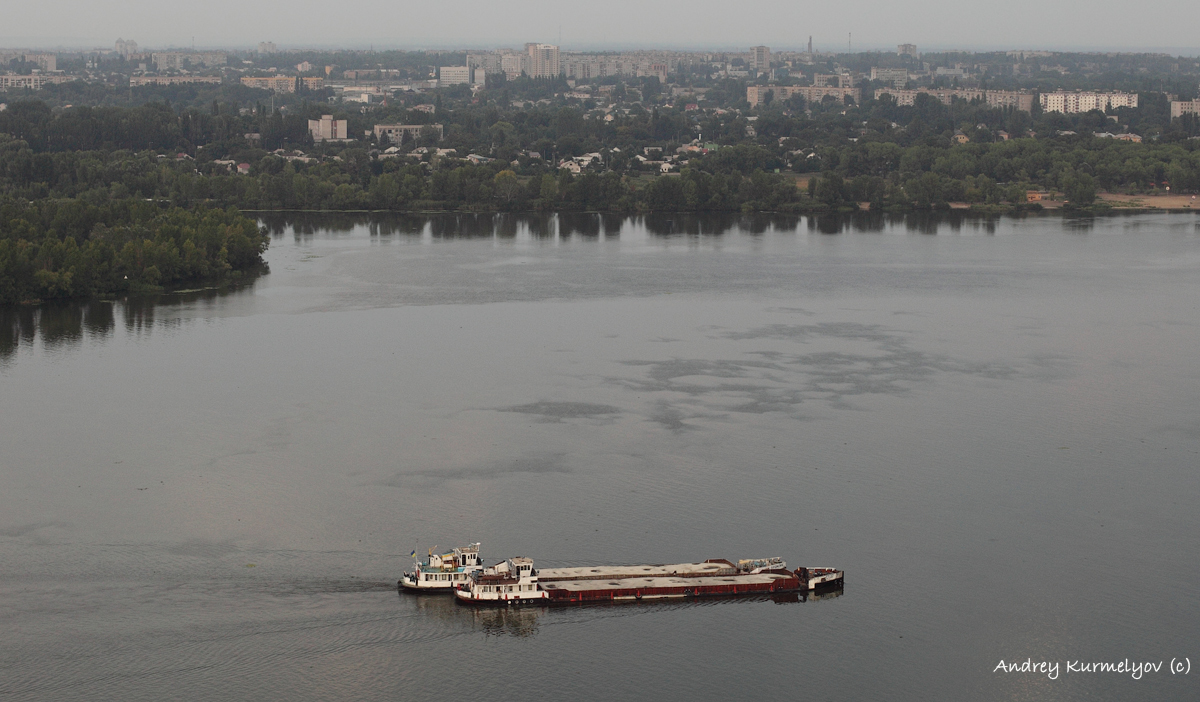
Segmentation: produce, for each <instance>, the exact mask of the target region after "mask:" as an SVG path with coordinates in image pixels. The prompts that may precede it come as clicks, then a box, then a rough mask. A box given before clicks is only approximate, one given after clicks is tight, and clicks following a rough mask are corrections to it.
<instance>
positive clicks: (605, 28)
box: [0, 0, 1200, 55]
mask: <svg viewBox="0 0 1200 702" xmlns="http://www.w3.org/2000/svg"><path fill="white" fill-rule="evenodd" d="M6 5H7V7H6V8H5V9H4V11H3V13H2V14H3V17H4V20H3V22H2V23H0V45H3V46H47V47H53V46H63V47H68V46H79V47H111V46H112V44H113V42H114V41H115V40H116V39H117V38H118V37H122V38H125V39H134V40H136V41H137V42H138V43H139V44H140V45H142V46H144V47H148V48H150V47H165V46H169V45H175V46H187V45H190V44H191V43H192V37H193V36H194V37H195V44H196V46H197V47H236V46H250V45H254V44H256V43H257V42H259V41H274V42H276V44H278V45H279V46H280V47H281V48H283V47H300V46H347V47H349V46H362V47H366V46H368V45H371V44H374V45H375V46H376V47H377V48H380V47H389V48H393V47H401V48H421V47H455V46H461V47H467V46H504V45H514V46H515V45H519V44H521V43H523V42H526V41H539V42H550V43H558V42H559V37H560V27H561V43H562V46H563V48H564V49H571V48H595V47H602V46H614V47H615V46H631V45H639V46H663V47H668V46H670V47H680V46H690V47H714V48H715V47H748V46H750V45H753V44H760V43H763V44H767V45H769V46H772V47H779V48H785V47H799V46H801V45H803V44H804V43H806V42H807V40H808V36H809V35H810V34H811V35H812V36H813V42H814V44H815V46H816V47H818V48H820V49H822V50H845V49H846V41H847V34H848V33H853V41H854V47H855V48H856V49H868V48H886V47H891V48H893V49H894V47H895V45H896V44H898V43H901V42H911V43H915V44H917V45H918V46H919V47H922V48H929V49H934V48H941V49H945V48H980V49H988V48H991V49H1011V48H1061V49H1069V48H1086V49H1099V50H1147V49H1162V50H1171V51H1172V53H1184V54H1188V55H1196V54H1200V32H1197V21H1198V20H1200V9H1198V7H1197V3H1196V2H1195V0H1163V1H1162V2H1157V3H1154V5H1153V6H1144V5H1137V6H1130V5H1128V3H1123V2H1116V0H1093V1H1092V2H1088V3H1083V2H1074V3H1069V2H1062V1H1061V0H1058V1H1054V0H1051V1H1050V2H1044V1H1041V0H1037V1H1035V0H1007V1H1005V2H980V1H979V0H968V2H949V1H948V0H925V1H924V2H915V3H914V2H907V3H905V2H895V1H894V0H857V1H855V2H820V3H816V2H809V3H795V2H764V3H742V2H729V1H728V0H725V1H722V2H718V1H717V0H690V1H688V2H683V1H682V0H608V1H605V0H600V1H599V2H597V1H592V2H581V1H580V0H509V1H508V2H494V1H487V2H484V1H483V0H458V1H456V2H429V1H426V2H394V1H393V0H362V1H361V2H355V3H343V2H333V3H331V2H327V1H319V2H318V1H314V0H293V1H292V2H286V3H285V2H267V1H266V0H236V1H235V0H186V1H185V0H153V1H150V0H125V1H124V2H119V3H115V4H114V3H98V2H94V1H88V2H84V1H83V0H58V1H56V2H12V3H6Z"/></svg>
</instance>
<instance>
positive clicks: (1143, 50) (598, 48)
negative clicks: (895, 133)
mask: <svg viewBox="0 0 1200 702" xmlns="http://www.w3.org/2000/svg"><path fill="white" fill-rule="evenodd" d="M117 39H132V40H134V41H136V42H138V49H139V50H141V51H185V50H192V49H195V50H196V51H235V52H236V51H253V50H255V49H256V48H257V46H258V43H259V41H264V42H267V41H269V42H274V43H275V45H276V46H277V47H278V49H279V51H280V52H300V51H371V50H374V51H485V50H496V49H520V48H522V47H523V46H524V44H525V43H526V42H525V41H494V42H486V41H479V42H462V43H449V42H432V41H426V42H421V43H418V42H394V41H393V42H385V41H378V42H370V41H363V42H341V43H338V42H333V43H321V42H286V41H280V40H279V39H278V38H271V37H263V38H262V39H261V40H259V41H254V42H229V43H224V44H219V43H201V42H199V41H197V42H196V43H195V44H193V43H191V42H190V41H189V42H186V43H181V42H167V41H162V42H144V41H142V40H141V39H139V38H138V37H137V36H135V35H129V36H124V35H119V36H114V37H113V39H112V41H109V42H107V43H104V42H103V41H101V40H95V41H87V40H84V39H75V40H73V39H70V38H65V39H49V38H40V39H39V38H37V37H32V38H28V39H25V40H21V39H20V38H18V37H4V36H0V51H3V50H16V49H21V50H31V51H57V52H64V53H88V52H93V51H106V50H112V49H113V44H114V43H115V42H116V41H117ZM528 41H531V42H532V41H537V42H542V43H552V44H558V42H557V38H553V37H552V38H546V37H533V38H530V39H528ZM807 42H808V38H807V37H805V40H804V42H803V43H802V44H795V45H792V44H780V43H776V44H772V43H770V42H753V43H750V42H743V43H742V44H716V43H714V44H691V43H686V44H684V43H671V42H665V41H664V42H660V43H650V42H608V43H571V42H567V41H565V40H564V41H563V43H562V44H558V45H559V46H560V48H561V49H562V50H563V51H567V52H570V51H579V52H603V51H648V50H663V51H698V52H727V53H733V52H746V51H748V50H749V48H750V47H751V46H758V45H760V44H764V43H765V44H766V45H767V46H769V47H770V48H771V50H772V51H773V52H788V51H804V50H805V48H806V46H807ZM901 43H916V42H899V41H898V42H896V44H885V45H861V46H860V45H859V44H858V42H857V41H855V42H854V43H853V45H852V46H847V43H846V40H845V39H843V44H842V45H841V46H837V45H836V44H833V43H826V44H824V45H823V44H821V43H820V42H818V41H817V39H816V37H815V36H814V37H813V49H814V50H815V51H817V52H819V53H834V54H845V53H847V51H848V49H849V50H850V52H851V53H856V54H857V53H894V52H895V51H896V47H897V45H898V44H901ZM917 49H918V51H919V52H920V53H923V54H925V53H945V52H955V51H961V52H965V53H980V54H982V53H991V52H1002V51H1051V52H1057V53H1097V54H1105V53H1125V54H1167V55H1171V56H1179V57H1184V58H1194V57H1198V56H1200V47H1192V46H1106V45H1078V46H1071V45H1020V44H1014V45H1007V44H1005V45H993V44H988V45H962V44H937V43H929V44H919V43H918V44H917Z"/></svg>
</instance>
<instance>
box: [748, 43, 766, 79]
mask: <svg viewBox="0 0 1200 702" xmlns="http://www.w3.org/2000/svg"><path fill="white" fill-rule="evenodd" d="M750 69H751V70H753V71H757V72H759V73H766V72H767V71H769V70H771V47H769V46H752V47H750Z"/></svg>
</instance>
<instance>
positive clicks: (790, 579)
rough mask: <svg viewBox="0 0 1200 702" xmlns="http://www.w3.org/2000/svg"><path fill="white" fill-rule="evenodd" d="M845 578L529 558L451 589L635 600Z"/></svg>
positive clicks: (494, 598) (524, 597)
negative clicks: (542, 563)
mask: <svg viewBox="0 0 1200 702" xmlns="http://www.w3.org/2000/svg"><path fill="white" fill-rule="evenodd" d="M844 576H845V574H844V573H843V572H842V571H840V570H836V569H833V568H797V569H796V570H794V571H791V570H788V569H787V564H786V563H784V562H783V560H782V559H779V558H767V559H750V560H743V561H738V562H737V563H734V562H732V561H727V560H725V559H710V560H707V561H704V562H702V563H674V564H667V565H631V566H591V567H588V566H585V567H582V568H545V569H542V570H540V571H539V570H537V569H535V568H534V567H533V560H532V559H529V558H510V559H508V560H506V561H504V562H502V563H499V564H497V565H494V566H490V567H488V568H484V569H481V570H478V571H475V572H473V573H472V574H471V575H470V577H469V578H467V580H466V581H465V582H462V583H460V584H458V585H457V586H456V587H455V589H454V595H455V597H456V598H457V599H458V601H459V602H462V603H465V604H473V605H501V606H511V605H519V604H572V603H586V602H631V601H632V602H636V601H644V600H661V599H685V598H695V597H733V596H740V595H771V594H775V593H788V592H800V591H809V590H816V589H818V588H821V589H833V588H837V587H840V586H841V585H842V583H843V578H844Z"/></svg>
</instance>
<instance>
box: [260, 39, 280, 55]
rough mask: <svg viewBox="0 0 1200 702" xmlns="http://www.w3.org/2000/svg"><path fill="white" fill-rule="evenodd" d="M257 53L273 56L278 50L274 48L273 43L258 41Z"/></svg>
mask: <svg viewBox="0 0 1200 702" xmlns="http://www.w3.org/2000/svg"><path fill="white" fill-rule="evenodd" d="M258 53H260V54H275V53H279V49H277V48H275V42H273V41H260V42H258Z"/></svg>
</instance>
